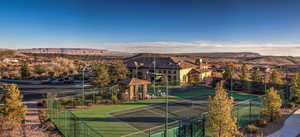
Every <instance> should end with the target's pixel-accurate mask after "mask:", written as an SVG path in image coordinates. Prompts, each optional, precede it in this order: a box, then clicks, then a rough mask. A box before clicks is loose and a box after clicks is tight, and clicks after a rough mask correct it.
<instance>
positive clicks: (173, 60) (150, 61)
mask: <svg viewBox="0 0 300 137" xmlns="http://www.w3.org/2000/svg"><path fill="white" fill-rule="evenodd" d="M154 61H155V62H156V63H155V67H156V68H161V69H178V68H180V69H182V68H194V67H197V65H196V64H195V63H194V62H195V61H194V60H193V59H191V58H188V57H170V56H157V57H154V56H152V57H145V56H140V57H139V56H138V57H133V58H129V59H127V60H126V61H125V64H126V65H127V67H129V68H135V67H136V65H137V66H138V68H153V67H154Z"/></svg>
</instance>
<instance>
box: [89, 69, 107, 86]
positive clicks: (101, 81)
mask: <svg viewBox="0 0 300 137" xmlns="http://www.w3.org/2000/svg"><path fill="white" fill-rule="evenodd" d="M94 71H95V78H94V80H93V84H94V86H95V87H98V88H103V87H106V86H107V85H108V84H109V83H110V79H109V74H108V69H107V67H106V66H105V65H102V64H101V65H97V66H96V68H95V70H94Z"/></svg>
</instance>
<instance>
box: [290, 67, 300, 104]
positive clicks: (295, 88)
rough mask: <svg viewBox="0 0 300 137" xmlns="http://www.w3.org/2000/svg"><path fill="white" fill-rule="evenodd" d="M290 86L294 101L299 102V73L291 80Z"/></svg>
mask: <svg viewBox="0 0 300 137" xmlns="http://www.w3.org/2000/svg"><path fill="white" fill-rule="evenodd" d="M291 86H292V91H293V92H292V93H293V97H294V98H295V101H296V102H300V73H297V74H296V75H295V76H294V77H293V79H292V81H291Z"/></svg>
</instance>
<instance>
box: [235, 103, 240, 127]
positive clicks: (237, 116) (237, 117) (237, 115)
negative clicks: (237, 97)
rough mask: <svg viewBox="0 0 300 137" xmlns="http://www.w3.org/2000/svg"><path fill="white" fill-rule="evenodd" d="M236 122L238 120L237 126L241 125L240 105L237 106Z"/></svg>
mask: <svg viewBox="0 0 300 137" xmlns="http://www.w3.org/2000/svg"><path fill="white" fill-rule="evenodd" d="M236 110H237V111H236V122H237V127H239V123H240V122H239V105H237V106H236Z"/></svg>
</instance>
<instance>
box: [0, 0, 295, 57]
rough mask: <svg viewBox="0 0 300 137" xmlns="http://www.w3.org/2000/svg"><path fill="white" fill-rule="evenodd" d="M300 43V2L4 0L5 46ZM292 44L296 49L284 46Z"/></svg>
mask: <svg viewBox="0 0 300 137" xmlns="http://www.w3.org/2000/svg"><path fill="white" fill-rule="evenodd" d="M299 43H300V1H297V0H2V1H1V2H0V48H13V49H16V48H38V47H42V48H43V47H66V48H69V47H80V48H84V47H90V48H100V49H111V50H119V51H128V52H162V51H168V52H213V51H216V52H221V51H253V52H259V53H262V54H272V55H288V54H292V55H297V54H299V53H300V44H299ZM287 47H288V48H289V49H290V51H293V52H287V51H284V52H283V51H282V49H284V48H287ZM220 48H222V50H220ZM161 49H167V50H161ZM266 50H267V51H266Z"/></svg>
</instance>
